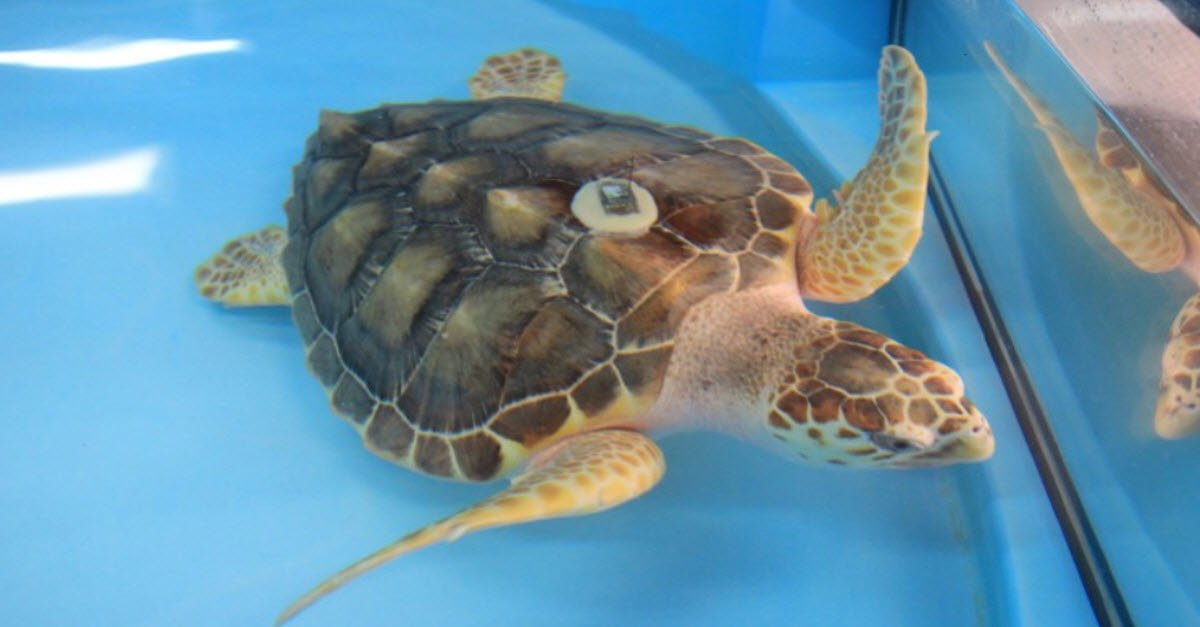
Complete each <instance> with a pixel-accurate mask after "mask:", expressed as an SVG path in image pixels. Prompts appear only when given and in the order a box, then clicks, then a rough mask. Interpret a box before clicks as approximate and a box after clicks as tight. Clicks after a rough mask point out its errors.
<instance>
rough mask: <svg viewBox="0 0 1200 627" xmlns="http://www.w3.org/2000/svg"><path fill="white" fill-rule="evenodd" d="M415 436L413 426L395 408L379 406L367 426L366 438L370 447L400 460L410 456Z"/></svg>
mask: <svg viewBox="0 0 1200 627" xmlns="http://www.w3.org/2000/svg"><path fill="white" fill-rule="evenodd" d="M415 436H416V434H415V433H414V432H413V428H412V425H410V424H408V421H407V420H405V418H404V416H403V415H402V414H401V413H400V412H398V411H396V408H395V407H392V406H391V405H378V406H376V407H375V413H374V414H373V415H372V416H371V421H370V422H369V423H368V424H367V431H366V434H365V436H364V438H365V440H366V443H367V446H368V447H370V448H372V449H374V450H376V451H379V452H380V453H382V454H384V455H385V456H388V457H392V458H397V459H399V458H403V457H405V456H407V455H408V450H409V449H410V448H411V447H412V442H413V438H414V437H415Z"/></svg>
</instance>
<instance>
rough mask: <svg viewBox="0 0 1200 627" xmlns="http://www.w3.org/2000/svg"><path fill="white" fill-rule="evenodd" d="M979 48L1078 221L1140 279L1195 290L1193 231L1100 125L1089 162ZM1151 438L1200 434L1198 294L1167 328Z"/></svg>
mask: <svg viewBox="0 0 1200 627" xmlns="http://www.w3.org/2000/svg"><path fill="white" fill-rule="evenodd" d="M983 48H984V51H986V52H987V54H988V56H989V57H991V59H992V62H993V63H995V64H996V67H997V69H999V70H1000V73H1001V74H1002V75H1004V78H1005V80H1007V81H1008V83H1009V85H1011V86H1012V88H1013V90H1014V91H1016V92H1017V95H1018V96H1019V97H1020V98H1021V100H1022V101H1023V102H1024V103H1025V106H1026V107H1027V108H1028V109H1029V111H1030V113H1031V114H1033V117H1034V119H1036V120H1037V123H1038V127H1039V128H1041V130H1042V132H1043V133H1045V135H1046V139H1047V140H1048V141H1049V142H1050V146H1051V148H1053V150H1054V155H1055V157H1056V158H1057V159H1058V162H1059V164H1060V165H1061V166H1062V169H1063V173H1064V174H1066V176H1067V179H1068V180H1069V181H1070V184H1071V187H1072V189H1073V190H1074V191H1075V196H1076V197H1077V198H1078V199H1079V205H1080V206H1081V207H1082V208H1083V212H1084V214H1085V215H1087V217H1088V219H1089V220H1091V222H1092V224H1094V225H1095V226H1096V228H1097V229H1098V230H1099V231H1100V232H1101V233H1102V234H1103V235H1104V237H1105V239H1107V240H1108V241H1109V242H1110V243H1112V245H1113V246H1114V247H1116V249H1117V250H1119V251H1121V254H1123V255H1124V256H1125V258H1126V259H1128V260H1129V261H1130V262H1131V263H1133V265H1135V266H1137V267H1138V268H1139V269H1140V270H1142V271H1144V272H1149V273H1154V274H1157V273H1163V272H1169V271H1171V270H1180V271H1182V272H1183V273H1185V274H1186V275H1187V276H1188V277H1189V278H1190V279H1192V281H1194V282H1195V283H1196V284H1197V285H1200V229H1197V226H1196V224H1195V223H1194V222H1192V219H1191V218H1190V217H1189V216H1188V215H1187V214H1186V212H1185V211H1184V210H1183V208H1182V207H1180V206H1179V205H1178V204H1176V203H1175V202H1174V201H1173V200H1171V196H1170V194H1168V193H1167V192H1165V191H1164V190H1163V189H1162V188H1161V187H1159V185H1158V184H1157V182H1156V181H1155V180H1154V179H1153V178H1152V177H1151V176H1150V175H1149V174H1148V173H1147V171H1146V169H1145V168H1144V167H1143V165H1142V161H1141V159H1139V158H1138V157H1137V156H1136V154H1135V153H1134V151H1133V150H1132V149H1130V147H1129V145H1128V144H1126V143H1125V140H1124V139H1123V138H1122V137H1121V135H1120V134H1119V133H1117V131H1116V130H1115V129H1113V128H1112V126H1111V125H1110V124H1109V123H1108V121H1107V120H1106V119H1105V117H1104V116H1103V115H1102V114H1100V113H1099V112H1097V114H1096V137H1095V154H1094V155H1093V154H1092V153H1090V152H1088V150H1087V149H1086V148H1084V147H1083V145H1082V144H1080V143H1079V142H1078V141H1076V140H1075V138H1074V137H1073V136H1072V135H1071V132H1070V131H1068V130H1067V128H1066V126H1065V125H1064V124H1063V123H1062V121H1061V120H1059V119H1058V116H1056V115H1054V113H1053V112H1052V111H1051V110H1050V107H1048V106H1047V105H1046V103H1045V102H1043V101H1042V100H1041V98H1038V96H1037V94H1035V93H1034V92H1033V90H1031V89H1030V88H1029V86H1028V85H1026V84H1025V82H1024V81H1022V80H1021V79H1020V78H1018V77H1017V75H1016V74H1014V73H1013V71H1012V69H1010V68H1009V67H1008V64H1006V63H1005V62H1004V59H1003V58H1001V57H1000V54H999V53H998V52H996V48H995V46H993V45H992V44H991V42H986V41H985V42H984V43H983ZM1154 431H1155V433H1157V434H1158V435H1159V437H1162V438H1166V439H1176V438H1181V437H1184V436H1187V435H1190V434H1193V433H1197V432H1200V293H1198V294H1194V295H1193V296H1192V297H1191V298H1189V299H1188V300H1187V301H1186V302H1185V303H1184V304H1183V308H1182V309H1180V311H1179V313H1178V314H1177V315H1176V316H1175V321H1174V322H1173V323H1172V324H1171V330H1170V332H1169V335H1168V338H1167V345H1166V348H1165V349H1164V350H1163V355H1162V376H1161V379H1160V383H1159V393H1158V403H1157V406H1156V408H1155V411H1154Z"/></svg>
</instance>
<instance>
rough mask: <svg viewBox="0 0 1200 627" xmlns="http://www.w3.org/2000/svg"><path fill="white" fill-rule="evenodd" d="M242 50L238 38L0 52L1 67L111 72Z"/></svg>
mask: <svg viewBox="0 0 1200 627" xmlns="http://www.w3.org/2000/svg"><path fill="white" fill-rule="evenodd" d="M245 47H246V43H245V42H244V41H242V40H240V39H212V40H189V39H137V40H134V41H113V40H104V39H93V40H88V41H84V42H80V43H77V44H72V45H69V46H61V47H58V48H38V49H34V50H7V51H0V65H20V66H25V67H33V68H51V69H60V70H112V69H120V68H128V67H135V66H139V65H148V64H151V63H160V62H163V61H172V60H174V59H180V58H183V57H192V56H197V55H203V54H219V53H222V52H234V51H236V50H241V49H243V48H245Z"/></svg>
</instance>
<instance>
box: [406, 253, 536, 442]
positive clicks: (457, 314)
mask: <svg viewBox="0 0 1200 627" xmlns="http://www.w3.org/2000/svg"><path fill="white" fill-rule="evenodd" d="M529 274H530V272H529V271H528V270H522V269H518V268H510V267H505V266H492V267H490V268H489V269H488V270H487V271H486V272H484V273H483V274H482V275H481V276H480V277H479V278H478V279H476V280H475V281H474V282H473V283H472V284H471V285H470V286H469V287H467V288H466V289H465V290H464V291H463V295H462V297H461V298H460V299H459V302H458V303H457V304H456V305H455V307H454V308H453V310H452V311H451V313H450V314H449V317H448V319H447V320H446V321H445V323H444V324H442V325H441V331H440V333H439V334H438V335H437V336H436V337H435V338H434V339H433V340H432V341H431V342H430V344H429V346H428V348H427V349H426V350H425V352H424V354H423V356H422V358H421V362H420V364H419V365H418V366H417V367H416V370H415V372H414V373H413V376H412V379H411V381H410V382H409V383H408V385H407V386H406V387H405V388H404V390H403V392H402V393H401V395H400V397H399V399H398V401H397V402H398V404H399V405H400V407H401V409H403V410H404V411H405V413H407V414H408V415H409V416H414V417H415V418H416V424H417V425H418V426H420V427H421V428H422V429H425V430H427V431H439V432H446V433H455V432H459V431H465V430H468V429H473V428H476V427H479V426H482V425H483V424H484V422H485V421H486V420H487V419H488V418H489V417H490V416H491V415H492V414H493V413H495V411H496V409H497V407H498V406H499V403H500V398H501V392H502V389H503V386H504V384H505V381H506V380H511V374H512V373H511V370H512V368H513V364H514V362H518V361H519V360H521V359H522V357H521V356H520V350H521V342H522V338H523V333H524V332H527V331H528V329H529V327H531V326H532V325H533V324H535V323H536V320H535V316H536V315H539V309H540V311H542V312H544V311H545V309H542V308H541V304H542V303H543V302H544V301H545V300H546V299H547V298H548V297H549V295H550V292H551V291H552V290H554V289H556V285H555V284H554V283H553V282H552V281H551V279H550V277H549V276H545V275H539V276H537V277H533V278H530V277H528V276H527V275H529ZM530 358H533V357H532V356H531V357H530ZM530 358H526V359H530Z"/></svg>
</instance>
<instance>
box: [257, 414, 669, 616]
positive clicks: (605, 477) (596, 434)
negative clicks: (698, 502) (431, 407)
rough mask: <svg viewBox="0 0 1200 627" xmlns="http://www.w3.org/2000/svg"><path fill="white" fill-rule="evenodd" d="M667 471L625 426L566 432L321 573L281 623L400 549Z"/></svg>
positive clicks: (593, 498) (562, 506)
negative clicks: (483, 495) (440, 514)
mask: <svg viewBox="0 0 1200 627" xmlns="http://www.w3.org/2000/svg"><path fill="white" fill-rule="evenodd" d="M664 470H666V464H665V462H664V461H663V455H662V451H661V450H659V448H658V446H657V445H655V444H654V442H653V441H652V440H650V438H647V437H646V436H644V435H642V434H640V433H637V432H634V431H624V430H610V431H592V432H589V433H584V434H580V435H576V436H572V437H570V438H568V439H566V440H564V441H563V442H561V443H558V444H555V445H553V446H551V447H550V448H548V449H546V450H544V451H541V452H540V453H539V454H537V455H535V456H534V458H533V459H532V460H531V461H530V465H529V468H528V469H527V470H526V471H525V472H523V473H521V474H520V475H518V476H517V477H516V478H514V479H513V482H512V485H510V486H509V487H508V489H506V490H504V491H503V492H500V493H499V494H497V495H495V496H492V497H491V498H488V499H485V500H483V501H481V502H479V503H477V504H475V505H473V506H471V507H469V508H467V509H465V510H463V511H461V512H459V513H457V514H455V515H453V516H450V517H449V518H444V519H442V520H440V521H438V522H435V523H433V524H431V525H429V526H427V527H425V528H423V529H420V530H418V531H415V532H413V533H410V534H408V535H406V536H404V537H403V538H401V539H399V540H397V541H396V542H395V543H393V544H391V545H389V546H386V547H384V548H383V549H380V550H379V551H377V552H375V553H373V554H371V555H369V556H367V557H365V558H363V559H362V560H360V561H358V562H357V563H355V564H353V565H351V566H349V567H348V568H346V569H345V570H343V571H341V572H339V573H338V574H336V575H334V576H332V577H330V578H329V579H326V580H325V581H324V582H322V583H321V584H320V585H318V586H317V587H316V588H313V589H312V590H311V591H310V592H308V593H307V594H305V595H304V596H303V597H300V598H299V599H298V600H296V602H295V603H292V605H291V606H289V607H288V608H287V609H286V610H284V611H283V612H282V613H281V614H280V615H279V617H278V618H277V619H276V621H275V623H276V624H277V625H278V624H281V623H283V622H285V621H287V620H288V619H290V618H291V617H293V616H295V615H296V614H297V613H298V612H300V611H301V610H303V609H304V608H306V607H308V606H309V605H312V604H313V603H314V602H316V601H317V600H318V599H320V598H321V597H323V596H325V595H327V594H329V593H330V592H333V591H334V590H336V589H338V588H339V587H341V586H342V585H344V584H345V583H347V582H348V581H350V580H351V579H354V578H355V577H357V576H359V575H361V574H363V573H365V572H367V571H369V570H372V569H374V568H375V567H377V566H380V565H382V564H384V563H386V562H388V561H391V560H393V559H395V558H397V557H400V556H401V555H404V554H405V553H409V552H411V551H415V550H417V549H420V548H422V547H425V546H428V545H430V544H433V543H435V542H449V541H452V540H457V539H458V538H460V537H462V536H463V535H464V534H467V533H471V532H472V531H480V530H482V529H488V528H491V527H502V526H506V525H515V524H518V523H523V522H530V521H534V520H542V519H546V518H557V517H561V516H578V515H582V514H592V513H595V512H600V511H604V510H606V509H609V508H611V507H614V506H616V505H620V504H621V503H624V502H625V501H628V500H630V499H633V498H635V497H637V496H640V495H641V494H643V493H645V492H646V491H647V490H649V489H650V488H652V487H654V485H655V484H657V483H658V480H659V479H660V478H661V477H662V475H663V471H664Z"/></svg>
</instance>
